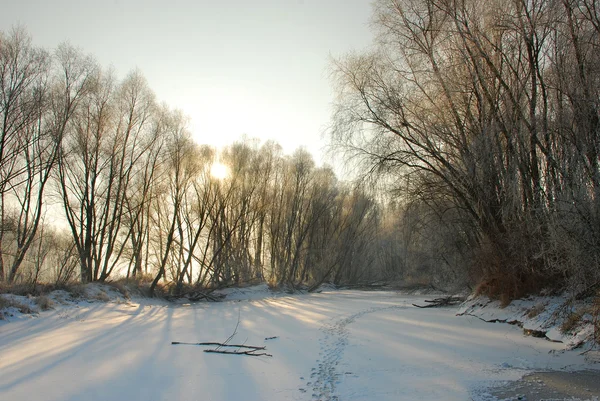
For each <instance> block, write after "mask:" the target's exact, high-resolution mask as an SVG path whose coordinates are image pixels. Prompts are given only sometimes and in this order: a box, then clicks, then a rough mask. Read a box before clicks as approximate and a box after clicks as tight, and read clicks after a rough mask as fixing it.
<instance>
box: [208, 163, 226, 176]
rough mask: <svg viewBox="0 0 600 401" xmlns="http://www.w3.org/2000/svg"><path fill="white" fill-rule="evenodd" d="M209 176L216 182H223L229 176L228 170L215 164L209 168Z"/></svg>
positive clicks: (221, 165) (219, 164) (220, 164)
mask: <svg viewBox="0 0 600 401" xmlns="http://www.w3.org/2000/svg"><path fill="white" fill-rule="evenodd" d="M210 175H211V176H212V177H213V178H216V179H218V180H224V179H225V178H227V177H228V176H229V169H228V168H227V166H226V165H224V164H223V163H219V162H215V163H213V165H212V167H211V168H210Z"/></svg>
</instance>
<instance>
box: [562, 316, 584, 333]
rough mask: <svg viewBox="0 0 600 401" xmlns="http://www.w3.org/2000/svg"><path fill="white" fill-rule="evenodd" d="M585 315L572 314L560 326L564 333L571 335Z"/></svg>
mask: <svg viewBox="0 0 600 401" xmlns="http://www.w3.org/2000/svg"><path fill="white" fill-rule="evenodd" d="M582 317H583V314H582V313H581V312H571V313H569V315H568V316H567V317H566V318H565V320H564V321H563V322H562V324H561V325H560V331H561V332H562V333H570V332H571V331H572V330H573V329H574V328H575V327H577V325H578V324H579V322H580V321H581V318H582Z"/></svg>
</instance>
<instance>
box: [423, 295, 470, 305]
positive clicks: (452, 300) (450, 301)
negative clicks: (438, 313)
mask: <svg viewBox="0 0 600 401" xmlns="http://www.w3.org/2000/svg"><path fill="white" fill-rule="evenodd" d="M464 300H465V299H464V298H463V297H454V296H449V297H444V298H436V299H431V300H427V299H426V300H425V302H427V303H428V304H429V305H417V304H413V306H415V307H417V308H437V307H441V306H452V305H456V304H459V303H461V302H463V301H464Z"/></svg>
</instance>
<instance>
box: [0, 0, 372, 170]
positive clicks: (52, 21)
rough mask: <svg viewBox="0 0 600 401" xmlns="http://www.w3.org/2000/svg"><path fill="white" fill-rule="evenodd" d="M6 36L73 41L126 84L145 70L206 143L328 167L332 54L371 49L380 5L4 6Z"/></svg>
mask: <svg viewBox="0 0 600 401" xmlns="http://www.w3.org/2000/svg"><path fill="white" fill-rule="evenodd" d="M0 4H1V6H0V10H1V11H0V30H2V31H4V32H7V31H8V30H10V29H11V27H12V26H14V25H16V24H21V25H24V26H25V27H26V28H27V30H28V31H29V33H30V34H31V35H32V37H33V41H34V43H35V44H36V45H38V46H42V47H44V48H47V49H54V48H55V47H56V46H57V45H58V44H59V43H61V42H64V41H68V42H70V43H71V44H73V45H75V46H78V47H80V48H81V49H82V50H83V51H84V52H86V53H90V54H92V55H94V56H95V57H96V59H97V60H98V61H99V62H100V63H101V64H102V65H103V66H105V67H108V66H110V65H112V66H113V67H114V68H115V70H116V72H117V74H118V76H119V77H120V78H123V77H124V76H125V74H126V73H127V72H128V71H130V70H132V69H134V68H136V67H137V68H139V69H140V70H141V71H142V73H143V74H144V75H145V76H146V78H147V80H148V82H149V85H150V87H151V88H152V89H153V90H154V92H155V93H156V95H157V98H158V100H159V101H164V102H166V103H167V104H168V105H169V106H171V107H172V108H178V109H180V110H182V111H183V112H184V113H185V114H186V115H188V116H189V117H190V118H191V121H190V130H191V131H192V133H193V134H194V137H195V138H196V140H197V141H198V142H200V143H208V144H211V145H215V146H222V145H227V144H230V143H232V142H234V141H235V140H237V139H239V138H240V137H241V135H242V134H246V135H248V136H250V137H258V138H260V139H263V140H266V139H274V140H276V141H277V142H279V143H280V144H281V145H282V146H283V149H284V151H285V152H286V153H291V152H292V151H293V150H294V149H296V148H297V147H299V146H304V147H305V148H306V149H308V150H309V151H311V152H312V153H313V154H314V155H315V158H316V159H317V161H319V160H320V159H321V156H322V154H323V152H322V147H323V146H324V144H325V141H324V139H323V138H322V133H323V131H324V130H325V128H326V126H327V125H328V124H329V120H330V114H331V110H330V105H331V102H332V101H333V93H332V89H331V82H330V79H329V77H328V66H329V56H330V55H333V56H339V55H342V54H344V53H347V52H348V51H351V50H359V49H364V48H365V47H367V46H368V45H369V44H370V43H371V40H372V33H371V31H370V30H369V27H368V23H369V20H370V16H371V0H246V1H244V0H229V1H217V0H213V1H208V0H197V1H193V0H145V1H144V0H107V1H98V0H95V1H88V0H79V1H77V0H18V1H16V0H0Z"/></svg>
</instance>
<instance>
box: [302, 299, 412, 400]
mask: <svg viewBox="0 0 600 401" xmlns="http://www.w3.org/2000/svg"><path fill="white" fill-rule="evenodd" d="M406 308H407V307H406V306H404V305H395V306H386V307H378V308H369V309H365V310H363V311H360V312H358V313H355V314H353V315H350V316H347V317H342V318H339V319H338V320H335V321H333V322H332V323H328V324H325V325H323V326H322V327H321V328H320V330H321V331H322V332H323V336H322V338H321V339H320V340H319V342H320V348H321V351H320V352H319V359H317V361H316V365H317V366H316V367H314V368H312V369H311V375H310V378H311V379H312V380H311V381H310V382H308V383H306V385H307V386H310V385H311V384H312V399H313V400H315V401H316V400H318V401H339V400H340V399H339V396H337V395H335V389H336V386H337V385H338V384H339V383H340V378H341V377H342V376H343V375H344V374H348V372H345V373H339V372H338V371H337V366H338V364H339V363H340V361H341V360H342V357H343V355H344V349H345V348H346V345H348V337H349V334H350V331H349V330H348V325H349V324H352V323H354V321H356V319H359V318H361V317H362V316H364V315H367V314H369V313H374V312H380V311H384V310H389V309H406ZM302 390H304V391H302V392H305V391H306V389H305V388H303V389H302Z"/></svg>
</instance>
